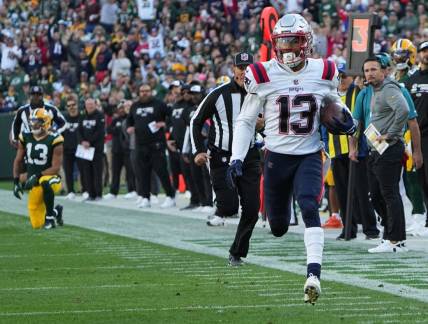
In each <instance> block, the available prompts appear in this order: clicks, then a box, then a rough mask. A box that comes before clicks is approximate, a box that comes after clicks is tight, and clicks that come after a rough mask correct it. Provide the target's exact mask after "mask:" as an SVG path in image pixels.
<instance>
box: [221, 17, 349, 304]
mask: <svg viewBox="0 0 428 324" xmlns="http://www.w3.org/2000/svg"><path fill="white" fill-rule="evenodd" d="M312 39H313V36H312V29H311V27H310V25H309V24H308V22H307V21H306V20H305V19H304V18H303V17H302V16H301V15H299V14H287V15H285V16H283V17H282V18H281V19H280V20H279V21H278V22H277V24H276V25H275V28H274V30H273V33H272V45H273V47H274V49H275V53H276V58H273V59H271V60H270V61H268V62H263V63H260V62H259V63H255V64H252V65H250V66H249V67H248V68H247V70H246V74H245V87H246V89H247V92H248V94H247V96H246V97H245V101H244V104H243V106H242V109H241V113H240V115H239V117H238V119H237V122H236V125H235V127H234V132H235V133H234V137H233V145H232V157H231V164H230V168H229V172H231V173H232V174H234V175H235V176H239V174H240V170H239V166H240V165H242V162H241V161H243V160H244V157H245V155H246V153H247V150H248V148H249V146H250V141H251V138H252V136H253V134H254V128H255V125H256V121H257V116H258V115H259V114H260V113H263V115H264V118H265V131H264V133H265V135H266V138H265V144H266V156H265V164H264V192H265V206H266V214H267V218H268V220H269V224H270V227H271V230H272V234H273V235H274V236H277V237H280V236H283V235H284V234H285V233H286V232H287V230H288V226H289V222H290V214H291V210H290V206H291V199H292V196H293V193H294V195H295V197H296V199H297V202H298V204H299V206H300V209H301V211H302V217H303V221H304V223H305V227H306V228H305V232H304V242H305V246H306V255H307V280H306V283H305V285H304V301H305V302H308V303H311V304H314V303H315V302H316V300H317V298H318V296H319V295H320V293H321V285H320V281H319V279H320V275H321V263H322V254H323V247H324V232H323V230H322V228H321V224H320V217H319V213H318V207H319V202H320V200H321V198H322V196H323V162H322V149H323V146H322V144H321V140H320V133H319V126H320V109H322V107H321V104H322V100H323V98H324V97H325V96H327V95H330V96H337V97H338V95H337V86H338V72H337V69H336V67H335V64H334V62H332V61H328V60H323V59H312V58H309V55H310V54H311V51H312V46H311V45H312ZM338 100H339V99H338ZM343 110H344V111H343V113H344V114H345V115H346V118H345V119H344V120H345V121H339V120H338V119H335V122H334V124H333V125H329V126H330V127H329V128H330V129H332V128H333V129H334V130H335V131H336V132H337V133H341V134H352V133H353V132H355V124H354V121H353V119H352V118H351V117H350V112H349V110H347V109H346V108H345V107H344V108H343Z"/></svg>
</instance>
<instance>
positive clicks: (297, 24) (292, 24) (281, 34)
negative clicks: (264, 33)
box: [271, 14, 313, 68]
mask: <svg viewBox="0 0 428 324" xmlns="http://www.w3.org/2000/svg"><path fill="white" fill-rule="evenodd" d="M271 37H272V46H273V48H274V50H275V54H276V59H277V60H278V62H279V63H280V64H284V65H286V66H288V67H289V68H293V67H296V66H298V65H299V64H300V63H301V62H303V61H305V60H306V58H307V57H308V56H310V55H311V52H312V40H313V35H312V28H311V26H310V25H309V23H308V22H307V21H306V19H305V18H303V17H302V16H301V15H299V14H287V15H285V16H283V17H282V18H281V19H280V20H278V22H277V23H276V25H275V27H274V29H273V32H272V36H271Z"/></svg>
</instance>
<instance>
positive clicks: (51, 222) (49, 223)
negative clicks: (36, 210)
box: [43, 215, 55, 230]
mask: <svg viewBox="0 0 428 324" xmlns="http://www.w3.org/2000/svg"><path fill="white" fill-rule="evenodd" d="M43 228H44V229H45V230H50V229H53V228H55V217H54V216H47V215H46V218H45V226H44V227H43Z"/></svg>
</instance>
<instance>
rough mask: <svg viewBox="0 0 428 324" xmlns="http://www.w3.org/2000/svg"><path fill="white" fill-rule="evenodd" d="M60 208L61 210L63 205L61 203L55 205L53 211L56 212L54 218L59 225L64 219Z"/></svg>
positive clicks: (62, 223)
mask: <svg viewBox="0 0 428 324" xmlns="http://www.w3.org/2000/svg"><path fill="white" fill-rule="evenodd" d="M62 210H63V207H62V206H61V205H56V206H55V212H56V216H55V220H56V223H57V224H58V225H59V226H63V225H64V220H63V219H62Z"/></svg>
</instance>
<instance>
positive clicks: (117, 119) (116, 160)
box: [104, 101, 135, 198]
mask: <svg viewBox="0 0 428 324" xmlns="http://www.w3.org/2000/svg"><path fill="white" fill-rule="evenodd" d="M124 105H125V101H122V102H120V103H119V105H118V106H117V108H116V111H115V112H114V115H113V120H112V121H111V124H110V125H109V126H108V127H107V133H108V134H111V135H112V137H113V139H112V142H113V143H112V149H111V152H112V163H111V165H112V166H111V174H112V181H111V186H110V195H108V194H107V195H106V196H104V198H113V197H116V196H117V194H118V193H119V186H120V173H121V171H122V167H125V171H126V184H127V187H128V193H132V192H135V177H134V172H133V170H132V164H131V158H130V152H131V150H130V147H129V134H128V133H126V118H127V114H126V111H125V106H124Z"/></svg>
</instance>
